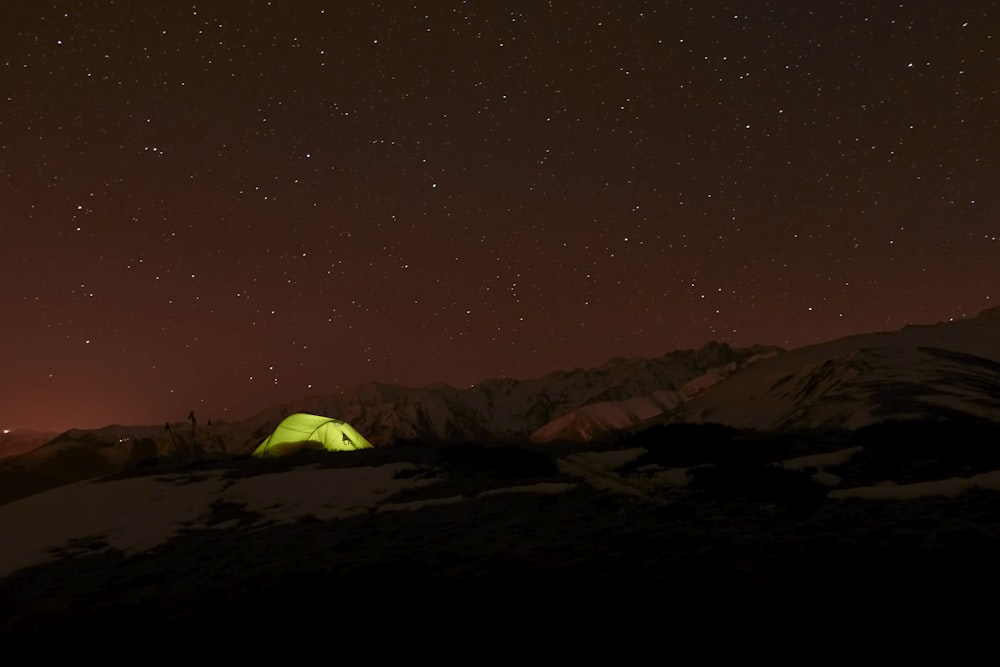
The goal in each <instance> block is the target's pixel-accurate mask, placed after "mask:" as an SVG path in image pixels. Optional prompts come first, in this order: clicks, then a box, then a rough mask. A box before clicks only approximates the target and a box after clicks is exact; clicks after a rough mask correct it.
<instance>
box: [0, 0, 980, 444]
mask: <svg viewBox="0 0 1000 667" xmlns="http://www.w3.org/2000/svg"><path fill="white" fill-rule="evenodd" d="M414 5H416V7H414ZM868 5H874V6H875V8H874V9H873V8H871V7H869V6H868ZM998 72H1000V8H998V6H997V3H996V2H986V1H980V2H948V3H944V2H941V3H927V2H896V1H894V2H877V3H835V2H828V1H826V0H822V1H819V0H817V1H810V0H794V1H792V0H788V1H787V2H765V1H761V2H753V3H746V2H725V3H719V2H712V1H708V2H685V3H681V2H618V3H616V2H597V3H585V2H569V1H566V2H559V1H555V2H549V3H543V2H537V1H534V0H532V1H526V2H522V3H507V2H467V3H463V2H433V3H430V2H427V3H393V2H390V3H361V2H349V3H320V2H296V3H277V2H275V3H267V2H213V3H208V4H202V3H198V2H194V3H160V2H155V3H154V2H117V3H112V2H58V1H57V2H53V3H46V4H44V5H43V4H40V3H36V2H29V1H8V2H4V3H3V5H2V7H0V76H2V79H0V81H2V93H3V94H2V96H0V181H2V183H0V308H2V312H3V313H4V316H5V326H4V327H3V330H2V333H0V374H2V375H0V378H2V381H0V426H3V427H22V428H47V429H63V428H69V427H73V426H79V427H95V426H101V425H105V424H108V423H158V422H163V421H166V420H175V419H176V420H179V419H183V418H184V417H185V416H186V415H187V414H188V411H190V410H191V409H194V410H195V411H196V412H197V413H198V415H199V418H200V419H208V418H213V419H227V418H239V417H244V416H247V415H248V414H250V413H252V412H253V411H254V410H256V409H259V408H262V407H266V406H270V405H273V404H276V403H280V402H283V401H286V400H291V399H295V398H299V397H302V396H305V395H309V394H313V393H326V392H332V391H336V390H337V389H340V388H347V387H350V386H352V385H354V384H357V383H359V382H362V381H366V380H383V381H388V382H396V383H402V384H407V385H420V384H425V383H429V382H435V381H443V382H447V383H451V384H455V385H460V386H461V385H466V384H470V383H473V382H476V381H479V380H482V379H485V378H489V377H496V376H513V377H533V376H538V375H542V374H545V373H547V372H549V371H551V370H556V369H559V368H573V367H576V366H590V365H596V364H599V363H602V362H604V361H605V360H607V359H608V358H610V357H612V356H632V355H646V356H653V355H660V354H663V353H665V352H668V351H671V350H675V349H679V348H688V347H698V346H701V345H702V344H704V343H705V342H707V341H710V340H725V341H729V342H731V343H734V344H750V343H755V342H762V343H773V344H782V345H786V346H800V345H805V344H809V343H813V342H818V341H821V340H826V339H829V338H833V337H838V336H843V335H846V334H851V333H857V332H863V331H870V330H875V329H892V328H897V327H900V326H902V325H904V324H906V323H909V322H913V323H929V322H936V321H940V320H945V319H948V318H952V317H958V316H963V315H971V314H974V313H976V312H978V311H979V310H981V309H984V308H986V307H989V306H991V305H996V302H997V299H998V285H1000V241H998V239H1000V169H998V167H1000V164H998V161H1000V160H998V157H1000V136H998V134H997V132H998V127H1000V126H998V119H1000V77H998V76H997V73H998Z"/></svg>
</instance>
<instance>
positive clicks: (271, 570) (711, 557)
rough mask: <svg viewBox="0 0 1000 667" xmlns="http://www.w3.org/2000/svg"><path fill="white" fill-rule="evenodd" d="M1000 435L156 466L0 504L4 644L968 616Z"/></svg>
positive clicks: (977, 426) (877, 435)
mask: <svg viewBox="0 0 1000 667" xmlns="http://www.w3.org/2000/svg"><path fill="white" fill-rule="evenodd" d="M998 429H1000V427H998V426H997V425H996V424H992V423H988V422H978V421H961V422H951V423H949V422H935V423H899V424H893V423H889V424H881V425H878V426H877V427H872V428H870V429H861V430H860V431H858V432H856V433H832V432H831V433H799V434H782V435H780V436H777V435H771V436H764V435H760V434H755V433H752V432H746V431H737V430H733V429H728V428H725V427H718V426H713V425H704V426H697V425H678V426H665V427H661V428H660V429H655V430H652V431H648V432H644V433H641V434H636V435H635V436H633V437H632V438H630V439H628V440H623V441H619V442H617V443H611V444H604V445H594V444H590V445H581V444H572V445H571V444H564V445H550V446H546V447H543V448H539V447H538V445H531V446H530V448H529V447H520V446H514V445H511V446H490V447H483V446H478V445H452V446H448V447H442V446H433V447H432V446H422V447H405V446H403V447H399V448H396V449H392V450H374V451H372V450H369V451H364V452H352V453H341V454H333V455H324V456H319V455H309V456H305V457H300V458H296V459H288V460H279V461H258V460H252V459H232V460H218V461H214V462H201V463H197V464H166V463H161V464H158V465H156V466H151V467H147V468H140V469H135V470H132V471H130V472H128V473H124V474H118V475H115V476H113V477H109V478H104V479H102V480H99V481H92V482H83V483H78V484H74V485H70V486H64V487H62V488H59V489H54V490H52V491H49V492H46V493H42V494H38V495H35V496H32V497H29V498H24V499H21V500H19V501H16V502H13V503H10V504H8V505H5V506H3V507H0V525H3V526H4V532H5V540H6V541H5V543H4V546H3V547H2V551H0V556H2V557H0V575H2V576H3V578H2V579H0V638H2V639H3V641H4V642H5V645H6V646H13V645H15V644H22V643H25V644H30V645H35V646H38V645H39V643H40V642H45V641H47V640H49V639H50V638H53V637H58V638H59V641H61V642H70V643H71V644H72V645H73V646H83V645H96V646H105V647H106V646H108V645H111V644H115V645H126V644H131V643H142V644H144V645H147V646H151V645H157V644H158V643H164V642H167V643H168V644H169V645H171V646H186V645H191V646H194V645H195V644H197V643H198V642H200V641H202V640H204V641H209V642H219V641H223V640H224V639H226V640H231V639H232V638H234V637H242V638H244V640H245V639H246V638H247V637H248V636H253V637H254V638H255V641H257V642H261V645H263V644H265V643H267V644H269V643H272V642H274V641H287V638H288V637H289V636H295V637H299V638H300V640H303V639H310V638H311V640H312V641H313V642H314V643H315V640H316V639H317V638H318V637H329V636H330V633H334V634H337V633H343V632H345V631H346V628H347V627H350V626H351V624H352V623H358V622H359V621H361V620H363V621H364V630H359V632H360V631H363V632H368V633H370V632H371V631H372V629H373V628H379V629H380V631H383V632H384V631H387V630H389V629H393V628H396V630H395V631H396V632H402V631H404V630H406V629H409V630H413V629H414V628H422V629H423V630H425V631H429V632H430V631H435V628H436V629H437V630H436V631H438V632H443V631H445V628H447V629H448V630H447V631H448V632H455V631H456V629H457V628H468V627H472V626H475V627H477V628H479V630H480V631H482V630H483V628H486V627H489V628H492V629H493V630H494V631H495V632H501V630H499V629H498V628H507V630H503V631H502V632H501V634H506V633H508V632H509V631H510V628H511V627H513V626H517V627H520V625H521V624H528V626H529V627H533V628H535V629H536V630H537V628H538V627H539V626H538V624H539V623H546V624H550V625H551V624H558V625H560V627H561V626H562V625H563V624H567V623H571V624H573V627H576V628H578V629H580V628H591V629H593V628H596V627H602V628H604V629H605V630H607V631H608V632H610V629H611V628H614V629H615V632H621V631H623V630H625V629H631V631H632V632H636V631H637V628H639V627H645V626H646V625H648V624H650V623H652V624H654V625H656V626H659V627H661V629H662V627H664V626H665V625H669V626H671V627H680V626H679V625H676V624H688V625H690V624H697V623H700V622H702V621H704V622H708V621H707V619H712V620H711V622H712V623H714V624H718V623H720V622H721V620H720V619H722V618H726V619H728V620H729V621H733V620H734V619H740V618H742V619H743V621H742V622H744V623H750V622H753V620H754V619H756V620H757V621H759V620H760V613H761V611H760V610H761V609H762V608H764V607H766V608H767V609H769V610H772V611H771V612H769V613H772V614H774V613H776V614H778V615H779V616H780V617H782V618H785V619H787V618H789V617H796V616H797V617H799V620H802V619H803V618H804V617H809V618H813V616H812V615H815V614H833V613H834V612H835V611H837V610H843V609H853V610H854V612H853V613H855V614H864V613H866V610H867V612H868V613H874V611H875V610H878V612H879V613H890V612H891V613H898V612H900V611H902V610H911V611H912V610H913V609H916V608H921V609H940V608H942V607H941V605H948V606H949V608H953V607H955V606H956V605H959V606H961V605H963V604H966V603H968V602H969V601H970V600H974V599H979V598H981V597H982V596H984V595H986V596H989V595H992V594H994V593H997V592H1000V575H998V567H997V563H1000V493H998V492H997V491H996V490H995V489H996V488H997V487H1000V480H998V479H997V476H998V475H1000V473H996V472H994V471H996V470H1000V459H998V457H997V447H998V444H997V443H1000V439H998V438H997V435H998V434H1000V433H998ZM873 489H875V490H880V491H878V493H874V494H873V491H872V490H873ZM890 491H891V492H890ZM879 494H881V495H879ZM762 605H763V607H762ZM838 613H839V611H838ZM498 624H499V625H498ZM397 626H398V627H397ZM227 638H228V639H227ZM604 639H605V640H607V639H608V636H604Z"/></svg>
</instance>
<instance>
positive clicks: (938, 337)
mask: <svg viewBox="0 0 1000 667" xmlns="http://www.w3.org/2000/svg"><path fill="white" fill-rule="evenodd" d="M951 415H971V416H975V417H981V418H985V419H989V420H993V421H1000V308H993V309H990V310H987V311H984V312H983V313H981V314H979V315H978V316H976V317H973V318H969V319H964V320H955V321H950V322H943V323H940V324H935V325H927V326H907V327H905V328H903V329H901V330H899V331H894V332H885V333H874V334H866V335H860V336H850V337H847V338H841V339H837V340H833V341H830V342H828V343H823V344H820V345H814V346H810V347H805V348H800V349H796V350H791V351H788V352H785V353H783V354H780V355H776V356H773V357H772V358H769V359H765V360H762V361H761V362H760V363H757V364H753V365H752V366H750V367H748V368H746V369H745V370H742V371H741V372H739V373H736V374H733V375H732V376H731V377H729V378H727V379H726V380H724V381H722V382H719V383H718V384H716V385H714V386H712V387H710V388H709V389H706V390H705V391H704V392H703V393H701V394H700V395H699V396H697V397H694V398H692V399H691V400H690V401H689V402H686V403H684V404H683V405H680V406H678V407H677V408H675V409H674V410H673V411H671V412H670V413H669V414H667V415H665V416H664V420H665V421H673V422H714V423H720V424H726V425H729V426H735V427H742V428H755V429H760V430H774V429H796V428H825V427H836V428H848V429H855V428H859V427H861V426H864V425H867V424H872V423H875V422H879V421H884V420H886V419H906V418H917V417H935V416H951Z"/></svg>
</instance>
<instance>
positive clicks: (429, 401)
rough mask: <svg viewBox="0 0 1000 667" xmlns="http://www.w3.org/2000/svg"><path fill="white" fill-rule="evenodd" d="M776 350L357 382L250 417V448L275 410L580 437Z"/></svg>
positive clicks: (479, 433) (441, 433)
mask: <svg viewBox="0 0 1000 667" xmlns="http://www.w3.org/2000/svg"><path fill="white" fill-rule="evenodd" d="M778 352H780V348H776V347H766V346H753V347H748V348H739V349H734V348H731V347H730V346H728V345H726V344H724V343H709V344H708V345H705V346H704V347H702V348H701V349H699V350H683V351H678V352H671V353H669V354H666V355H664V356H662V357H659V358H656V359H645V358H633V359H621V358H618V359H612V360H610V361H608V362H607V363H605V364H604V365H602V366H599V367H597V368H592V369H587V370H585V369H582V368H577V369H575V370H572V371H558V372H555V373H552V374H550V375H547V376H545V377H541V378H536V379H531V380H515V379H509V378H505V379H494V380H486V381H485V382H481V383H479V384H477V385H475V386H473V387H470V388H467V389H459V388H456V387H451V386H448V385H432V386H428V387H421V388H416V389H411V388H405V387H399V386H395V385H390V384H381V383H374V382H372V383H367V384H363V385H361V386H359V387H356V388H354V389H353V390H351V391H349V392H346V393H343V394H337V395H333V396H321V397H314V398H309V399H305V400H303V401H299V402H296V403H293V404H290V405H286V406H284V407H282V408H281V409H279V410H276V411H274V410H272V411H268V412H266V413H261V414H260V415H257V416H256V417H255V418H254V420H255V421H256V422H259V423H260V424H261V426H260V427H259V428H257V429H256V430H255V431H254V432H253V436H254V438H255V439H254V440H252V441H251V442H248V443H245V446H246V448H250V447H255V446H256V444H257V442H258V441H259V438H262V437H264V436H266V435H267V433H269V432H270V430H271V429H273V428H274V426H275V425H277V422H278V421H280V419H281V418H282V417H284V416H285V415H288V414H291V413H293V412H312V413H316V414H324V415H331V416H336V417H337V418H338V419H344V420H346V421H348V422H350V423H351V424H352V425H354V427H355V428H357V429H358V430H359V431H361V432H362V433H364V434H365V436H366V437H367V438H368V439H369V440H371V441H372V442H373V443H374V444H375V445H376V446H378V445H380V444H392V443H397V442H401V441H407V440H422V441H430V442H462V441H465V442H497V441H511V440H518V441H523V440H527V439H529V438H531V439H532V440H535V441H536V442H548V441H552V440H590V439H592V438H594V437H597V436H599V435H602V434H604V433H607V432H608V431H611V430H616V429H620V428H623V427H625V426H629V425H631V424H635V423H637V422H639V421H642V420H644V419H648V418H650V417H653V416H655V415H658V414H660V413H662V412H664V411H665V410H668V409H671V408H673V407H675V406H676V405H678V404H679V403H680V402H681V401H683V400H685V399H686V398H689V397H690V396H693V395H696V394H697V393H699V392H700V391H702V390H703V389H705V388H707V387H709V386H711V385H712V384H714V383H715V382H718V381H719V380H721V379H722V378H724V377H726V376H727V375H729V374H730V373H732V372H734V371H736V370H737V369H740V368H743V367H745V366H746V365H747V364H751V363H754V362H756V361H758V360H760V359H763V358H766V357H768V356H770V355H774V354H777V353H778Z"/></svg>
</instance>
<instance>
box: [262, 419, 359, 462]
mask: <svg viewBox="0 0 1000 667" xmlns="http://www.w3.org/2000/svg"><path fill="white" fill-rule="evenodd" d="M371 446H372V443H370V442H368V441H367V440H365V437H364V436H363V435H361V434H360V433H358V432H357V431H356V430H355V429H354V427H353V426H351V425H350V424H348V423H347V422H342V421H340V420H339V419H331V418H330V417H321V416H319V415H309V414H306V413H304V412H299V413H296V414H294V415H289V416H288V417H285V419H283V420H282V422H281V423H280V424H278V427H277V428H276V429H274V433H272V434H271V435H269V436H267V439H266V440H264V442H262V443H260V446H259V447H257V449H255V450H254V452H253V455H254V456H256V457H258V458H263V457H265V456H284V455H285V454H291V453H292V452H297V451H300V450H302V449H325V450H327V451H331V452H344V451H350V450H353V449H369V448H371Z"/></svg>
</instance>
